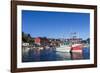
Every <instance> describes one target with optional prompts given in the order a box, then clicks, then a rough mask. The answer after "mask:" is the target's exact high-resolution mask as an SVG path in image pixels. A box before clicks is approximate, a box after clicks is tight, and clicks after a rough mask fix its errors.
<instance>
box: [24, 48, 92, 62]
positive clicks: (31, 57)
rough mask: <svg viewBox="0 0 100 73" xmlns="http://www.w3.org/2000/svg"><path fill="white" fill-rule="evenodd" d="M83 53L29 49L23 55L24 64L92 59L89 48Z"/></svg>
mask: <svg viewBox="0 0 100 73" xmlns="http://www.w3.org/2000/svg"><path fill="white" fill-rule="evenodd" d="M82 51H83V52H74V53H72V52H57V51H56V50H55V48H53V49H43V50H36V49H29V50H28V51H27V52H23V53H22V62H39V61H60V60H81V59H89V58H90V50H89V48H84V49H83V50H82Z"/></svg>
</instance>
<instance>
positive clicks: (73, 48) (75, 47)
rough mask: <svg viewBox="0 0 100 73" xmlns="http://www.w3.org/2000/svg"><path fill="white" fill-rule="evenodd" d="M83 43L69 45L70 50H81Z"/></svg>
mask: <svg viewBox="0 0 100 73" xmlns="http://www.w3.org/2000/svg"><path fill="white" fill-rule="evenodd" d="M82 48H83V45H82V44H73V45H72V46H71V52H82Z"/></svg>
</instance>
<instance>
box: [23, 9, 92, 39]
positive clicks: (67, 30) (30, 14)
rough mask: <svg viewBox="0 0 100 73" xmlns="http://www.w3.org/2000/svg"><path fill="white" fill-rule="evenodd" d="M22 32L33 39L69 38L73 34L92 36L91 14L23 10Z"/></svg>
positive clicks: (84, 37) (85, 36)
mask: <svg viewBox="0 0 100 73" xmlns="http://www.w3.org/2000/svg"><path fill="white" fill-rule="evenodd" d="M22 31H23V32H25V33H29V34H30V35H31V36H32V37H48V38H69V37H71V33H72V32H77V36H78V37H80V38H83V39H87V38H88V37H89V36H90V14H89V13H75V12H50V11H49V12H48V11H30V10H22Z"/></svg>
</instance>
